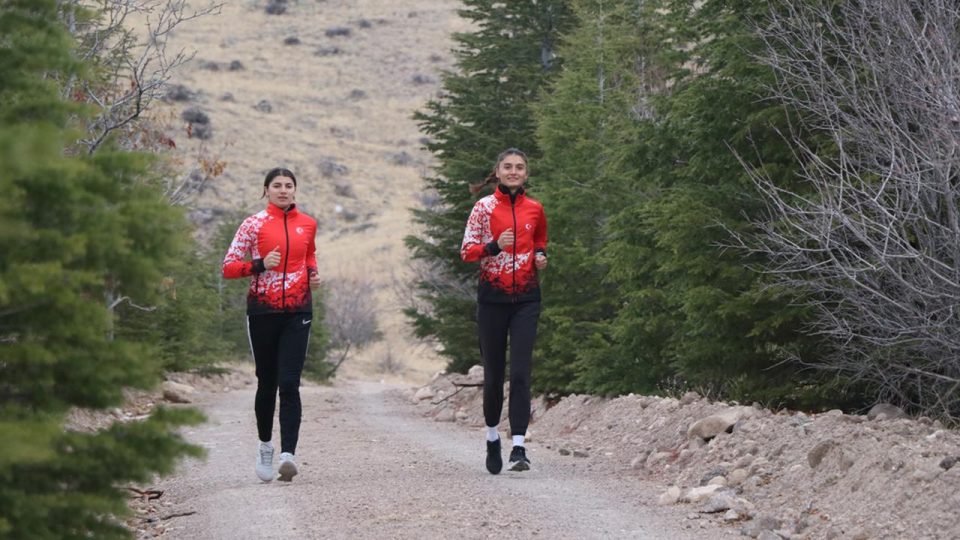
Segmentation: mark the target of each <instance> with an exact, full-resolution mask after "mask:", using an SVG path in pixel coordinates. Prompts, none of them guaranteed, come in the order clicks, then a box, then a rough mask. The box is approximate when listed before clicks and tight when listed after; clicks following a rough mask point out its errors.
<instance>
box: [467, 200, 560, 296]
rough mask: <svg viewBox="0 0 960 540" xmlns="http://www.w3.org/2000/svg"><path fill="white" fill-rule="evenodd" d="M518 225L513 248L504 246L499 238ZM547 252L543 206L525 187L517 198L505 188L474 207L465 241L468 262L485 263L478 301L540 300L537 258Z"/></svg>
mask: <svg viewBox="0 0 960 540" xmlns="http://www.w3.org/2000/svg"><path fill="white" fill-rule="evenodd" d="M507 229H513V233H514V236H515V240H514V244H513V246H511V247H509V248H507V249H505V250H501V249H500V246H499V245H498V244H497V241H496V240H497V238H499V237H500V235H501V234H502V233H503V232H504V231H506V230H507ZM537 252H541V253H544V254H546V252H547V217H546V215H545V214H544V213H543V205H541V204H540V203H539V202H538V201H536V200H534V199H531V198H530V197H528V196H527V195H526V194H525V193H524V191H523V188H521V189H520V190H518V191H517V193H516V194H515V195H514V196H511V195H510V192H509V191H508V190H507V189H506V188H504V187H503V186H498V187H497V190H496V191H495V192H494V193H493V194H492V195H487V196H486V197H483V198H482V199H480V200H479V201H477V203H476V204H474V205H473V211H472V212H470V218H469V219H468V220H467V229H466V231H465V232H464V233H463V243H462V244H461V245H460V258H461V259H463V260H464V261H465V262H474V261H480V283H479V286H478V287H477V301H478V302H481V303H486V304H500V303H516V302H538V301H540V281H539V279H538V277H537V268H536V266H535V265H534V257H535V254H536V253H537Z"/></svg>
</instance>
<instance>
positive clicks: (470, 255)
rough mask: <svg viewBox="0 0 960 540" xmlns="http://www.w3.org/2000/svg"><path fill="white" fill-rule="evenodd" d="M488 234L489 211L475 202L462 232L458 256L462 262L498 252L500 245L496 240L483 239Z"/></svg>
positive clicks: (489, 234) (474, 260)
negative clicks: (485, 240)
mask: <svg viewBox="0 0 960 540" xmlns="http://www.w3.org/2000/svg"><path fill="white" fill-rule="evenodd" d="M490 236H491V233H490V213H489V212H488V211H487V210H486V208H484V206H483V205H481V204H475V205H474V206H473V210H471V211H470V217H469V218H468V219H467V228H466V230H465V231H464V232H463V242H462V243H461V244H460V258H461V259H462V260H463V261H464V262H476V261H479V260H480V259H481V258H482V257H486V256H489V255H496V254H498V253H500V246H499V245H498V244H497V243H496V242H484V241H483V239H484V238H486V237H490Z"/></svg>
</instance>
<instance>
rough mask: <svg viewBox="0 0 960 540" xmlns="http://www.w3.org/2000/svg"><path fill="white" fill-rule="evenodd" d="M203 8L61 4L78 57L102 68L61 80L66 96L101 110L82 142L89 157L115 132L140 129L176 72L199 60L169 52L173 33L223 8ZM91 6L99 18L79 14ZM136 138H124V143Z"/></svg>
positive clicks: (162, 3)
mask: <svg viewBox="0 0 960 540" xmlns="http://www.w3.org/2000/svg"><path fill="white" fill-rule="evenodd" d="M195 4H196V3H195ZM201 4H203V5H204V7H198V8H188V5H187V0H90V1H87V0H63V1H62V2H60V5H61V13H62V14H63V19H64V21H63V22H64V24H65V25H66V26H67V28H68V29H69V31H70V33H71V34H72V35H73V36H74V37H75V38H76V39H77V43H78V48H77V53H78V55H79V56H80V57H81V58H82V59H83V60H85V61H88V62H92V63H93V64H95V65H96V66H97V69H96V70H94V73H96V76H95V77H84V78H80V77H71V78H69V79H67V80H63V81H61V83H62V89H63V90H62V92H63V95H64V97H65V98H69V99H73V100H76V101H83V102H86V103H89V104H91V105H93V106H94V107H95V108H96V110H97V113H96V114H95V115H94V116H93V117H91V118H90V120H89V121H88V122H87V125H86V129H85V133H84V134H83V136H82V137H81V138H80V140H79V141H78V144H79V145H80V147H82V148H83V149H84V150H85V151H86V152H87V153H88V154H93V153H94V152H96V150H97V149H98V148H99V147H100V146H101V145H102V144H103V142H104V141H105V140H106V139H107V137H108V136H110V135H111V134H113V133H115V132H121V133H122V132H124V130H126V131H127V132H128V133H129V132H132V131H135V130H134V124H135V123H136V121H137V120H138V119H140V118H141V116H142V114H143V113H144V111H146V110H147V109H148V108H149V107H150V104H151V103H152V102H153V101H154V100H156V99H161V98H163V97H164V95H165V92H166V85H167V82H168V81H169V79H170V77H171V76H172V74H173V72H174V70H176V69H177V68H178V67H179V66H181V65H182V64H184V63H185V62H187V61H189V60H190V59H191V58H192V57H193V54H192V53H187V52H186V51H184V50H182V49H181V50H177V51H172V50H169V49H168V39H169V37H170V35H171V34H172V33H173V31H174V29H176V28H177V27H178V26H180V25H181V24H183V23H185V22H187V21H190V20H193V19H196V18H198V17H202V16H205V15H210V14H213V13H219V11H220V6H221V5H222V4H220V3H214V2H207V3H204V2H201ZM88 7H92V8H93V9H94V12H95V13H96V16H94V17H80V16H78V9H79V8H88ZM134 18H137V19H140V20H142V21H144V23H143V24H144V25H145V27H146V34H145V35H144V36H142V37H141V36H139V35H138V34H137V33H136V32H135V31H134V30H133V29H132V28H131V26H132V25H131V20H132V19H134ZM136 137H137V135H136V134H133V135H131V136H130V137H128V138H126V140H124V138H123V137H121V145H123V143H125V142H129V140H130V139H135V138H136Z"/></svg>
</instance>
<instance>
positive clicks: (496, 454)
mask: <svg viewBox="0 0 960 540" xmlns="http://www.w3.org/2000/svg"><path fill="white" fill-rule="evenodd" d="M501 469H503V458H502V457H500V439H497V440H495V441H493V442H490V441H487V470H488V471H490V474H500V470H501Z"/></svg>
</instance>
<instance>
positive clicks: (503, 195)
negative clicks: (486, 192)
mask: <svg viewBox="0 0 960 540" xmlns="http://www.w3.org/2000/svg"><path fill="white" fill-rule="evenodd" d="M525 193H526V192H525V191H524V189H523V186H520V187H519V188H517V192H516V194H513V195H511V194H510V190H509V189H507V187H506V186H504V185H503V184H497V189H496V191H494V192H493V195H494V196H495V197H496V198H497V200H500V201H505V202H506V201H510V200H513V202H514V204H516V203H519V202H521V201H523V198H524V197H525V196H526V195H525Z"/></svg>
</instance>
